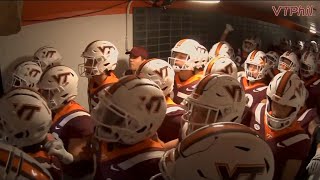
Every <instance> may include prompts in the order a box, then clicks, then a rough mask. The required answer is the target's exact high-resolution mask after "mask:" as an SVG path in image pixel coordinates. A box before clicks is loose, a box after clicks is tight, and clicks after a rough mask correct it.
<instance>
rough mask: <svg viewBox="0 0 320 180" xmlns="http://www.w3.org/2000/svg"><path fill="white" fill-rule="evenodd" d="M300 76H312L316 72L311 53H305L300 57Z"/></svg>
mask: <svg viewBox="0 0 320 180" xmlns="http://www.w3.org/2000/svg"><path fill="white" fill-rule="evenodd" d="M300 62H301V67H300V75H301V76H302V77H303V78H308V77H311V76H313V75H314V74H315V73H316V72H317V65H316V55H315V54H314V53H313V52H311V51H306V52H305V53H303V55H302V57H301V61H300Z"/></svg>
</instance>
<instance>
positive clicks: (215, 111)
mask: <svg viewBox="0 0 320 180" xmlns="http://www.w3.org/2000/svg"><path fill="white" fill-rule="evenodd" d="M231 31H233V29H232V27H231V26H230V25H227V26H226V30H225V31H224V33H223V35H222V37H221V41H220V42H217V43H216V44H214V45H213V46H212V48H211V49H210V51H207V49H206V48H205V47H204V46H203V45H201V44H200V43H199V42H197V41H195V40H192V39H182V40H180V41H179V42H177V43H176V44H175V46H174V47H173V48H172V49H171V57H169V58H168V60H162V59H157V58H152V57H148V53H147V51H146V50H145V49H144V48H143V47H133V48H132V50H131V51H130V52H128V53H127V54H129V56H130V58H129V65H130V69H129V70H128V71H126V72H125V74H124V75H123V77H117V76H116V75H115V73H114V70H115V68H116V66H117V61H118V55H119V52H118V49H117V47H116V46H115V45H114V44H112V43H111V42H109V41H104V40H97V41H93V42H91V43H90V44H88V45H87V47H86V48H85V49H84V50H83V53H82V55H81V57H82V58H83V59H84V63H82V64H79V69H78V73H77V72H75V71H74V70H73V69H71V68H69V67H67V66H65V65H63V59H62V56H61V55H60V53H59V52H58V51H57V50H56V49H55V48H53V47H48V46H45V47H42V48H40V49H38V50H37V51H36V52H35V54H34V60H33V61H26V62H23V63H20V64H19V65H17V67H16V68H15V70H14V72H12V83H11V87H12V88H11V89H10V90H9V91H8V92H7V93H6V94H5V95H4V96H3V97H2V98H1V100H0V107H1V108H0V140H1V142H0V179H1V180H2V179H5V180H11V179H21V180H22V179H28V180H29V179H37V180H45V179H54V180H61V179H81V178H87V179H97V180H100V179H101V180H102V179H103V180H203V179H215V180H216V179H217V180H218V179H221V180H229V179H230V180H234V179H240V180H242V179H243V180H244V179H256V180H272V179H274V180H291V179H292V180H293V179H299V180H303V179H308V178H317V177H318V173H320V131H319V130H318V129H319V125H320V120H319V114H320V78H319V74H320V53H319V50H318V44H317V43H316V42H314V41H312V42H302V41H299V42H297V43H290V41H289V40H282V41H281V43H280V44H279V45H278V46H272V47H270V49H268V51H266V52H263V50H262V49H261V40H259V38H258V37H250V38H248V39H245V40H244V41H243V44H242V48H241V49H239V50H238V52H237V53H235V51H234V49H233V48H232V47H231V45H230V44H229V43H227V42H226V41H225V40H226V38H227V35H228V33H229V32H231ZM79 58H80V57H79ZM77 74H79V75H80V76H81V77H83V78H87V79H88V87H87V93H88V103H89V110H86V109H85V108H84V107H82V106H81V105H80V104H79V103H77V102H76V101H75V97H76V96H77V93H78V80H79V78H78V75H77Z"/></svg>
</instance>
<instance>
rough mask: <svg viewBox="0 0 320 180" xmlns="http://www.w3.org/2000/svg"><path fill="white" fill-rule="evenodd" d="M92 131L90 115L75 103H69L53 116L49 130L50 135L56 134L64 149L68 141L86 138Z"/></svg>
mask: <svg viewBox="0 0 320 180" xmlns="http://www.w3.org/2000/svg"><path fill="white" fill-rule="evenodd" d="M93 131H94V122H93V120H92V118H91V116H90V114H89V113H88V112H87V111H86V110H85V109H84V108H83V107H82V106H80V105H79V104H78V103H76V102H75V101H70V102H69V103H68V104H66V105H65V106H64V107H63V108H62V109H61V110H60V111H59V112H57V113H56V114H55V115H54V117H53V122H52V125H51V128H50V133H57V134H58V136H59V138H60V139H61V140H62V141H63V144H64V147H66V149H67V147H68V145H69V140H70V139H72V138H84V137H88V136H90V135H92V134H93Z"/></svg>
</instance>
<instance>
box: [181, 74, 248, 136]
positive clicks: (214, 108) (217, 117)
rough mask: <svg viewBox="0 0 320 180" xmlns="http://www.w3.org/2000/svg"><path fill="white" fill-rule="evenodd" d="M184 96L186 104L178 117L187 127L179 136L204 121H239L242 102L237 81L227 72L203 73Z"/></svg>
mask: <svg viewBox="0 0 320 180" xmlns="http://www.w3.org/2000/svg"><path fill="white" fill-rule="evenodd" d="M185 100H186V102H187V107H188V108H187V112H186V114H184V115H183V116H182V119H183V120H184V121H185V122H186V123H185V124H186V125H187V126H188V127H187V129H185V130H183V131H185V132H182V136H184V134H186V135H187V134H189V133H191V132H193V131H194V130H195V129H197V128H199V127H202V126H205V125H207V124H212V123H216V122H238V123H240V122H241V118H242V114H243V112H244V109H245V105H246V98H245V92H244V90H243V89H242V88H241V85H240V83H239V82H238V81H237V80H236V79H235V78H233V77H231V76H230V75H227V74H210V75H207V76H206V77H204V78H203V79H202V80H201V81H200V82H199V84H198V85H197V87H196V88H195V89H194V91H193V92H192V94H191V95H190V96H188V97H187V98H186V99H185Z"/></svg>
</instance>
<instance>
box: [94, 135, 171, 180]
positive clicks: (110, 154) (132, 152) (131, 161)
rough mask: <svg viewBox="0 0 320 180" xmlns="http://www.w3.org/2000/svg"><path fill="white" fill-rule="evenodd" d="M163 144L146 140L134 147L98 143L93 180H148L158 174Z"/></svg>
mask: <svg viewBox="0 0 320 180" xmlns="http://www.w3.org/2000/svg"><path fill="white" fill-rule="evenodd" d="M164 152H165V150H164V147H163V143H161V142H159V141H157V140H152V139H146V140H144V141H142V142H139V143H137V144H135V145H119V144H112V143H109V144H108V143H105V142H99V149H98V151H97V153H96V157H97V169H96V175H95V178H94V179H95V180H106V179H112V180H149V179H150V177H152V176H153V175H155V174H158V173H160V170H159V165H158V163H159V160H160V158H161V157H162V155H163V154H164Z"/></svg>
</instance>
